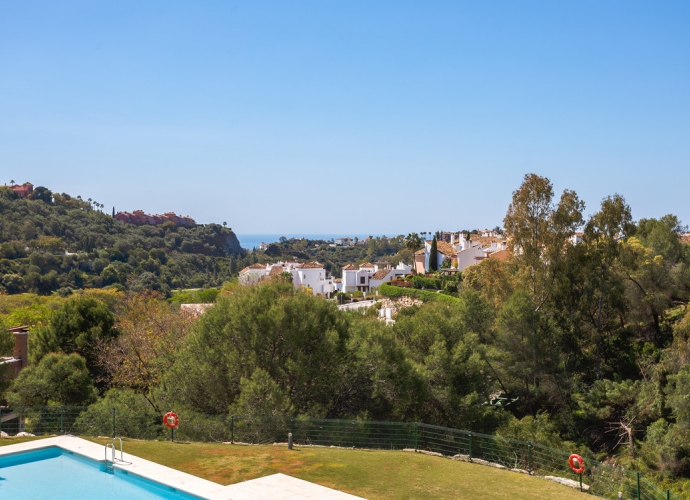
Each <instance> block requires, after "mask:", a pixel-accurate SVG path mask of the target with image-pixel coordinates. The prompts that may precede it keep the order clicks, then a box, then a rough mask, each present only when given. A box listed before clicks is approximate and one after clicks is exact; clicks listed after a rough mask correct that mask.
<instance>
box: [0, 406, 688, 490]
mask: <svg viewBox="0 0 690 500" xmlns="http://www.w3.org/2000/svg"><path fill="white" fill-rule="evenodd" d="M178 414H179V417H180V425H179V427H178V428H177V429H176V430H175V439H178V440H182V441H197V442H230V443H247V444H271V443H275V442H286V441H287V436H288V433H292V436H293V442H294V443H295V444H296V445H302V446H337V447H343V448H367V449H379V450H403V449H409V450H415V451H419V452H427V453H435V454H439V455H442V456H445V457H448V458H453V459H456V460H465V461H470V462H476V463H481V464H485V465H490V466H494V467H500V468H506V469H512V470H515V471H517V472H523V473H528V474H535V475H539V476H555V477H560V478H564V479H570V480H574V481H579V480H580V477H579V476H577V475H576V474H574V473H573V472H572V471H571V470H570V468H569V466H568V457H569V453H568V452H565V451H563V450H557V449H554V448H550V447H548V446H543V445H540V444H536V443H531V442H527V441H519V440H515V439H508V438H503V437H498V436H490V435H486V434H479V433H473V432H469V431H463V430H458V429H449V428H447V427H439V426H435V425H428V424H420V423H416V422H373V421H363V420H335V419H317V418H290V417H255V418H246V417H234V416H231V415H213V416H211V415H203V414H198V413H192V412H184V411H182V412H179V413H178ZM0 431H3V432H5V433H7V434H8V435H15V434H17V433H18V432H22V431H24V432H29V433H31V434H35V435H51V434H73V435H82V436H106V437H112V436H122V437H129V438H135V439H168V438H170V433H171V431H170V430H169V429H168V428H167V427H165V426H164V425H163V423H162V415H160V414H158V413H154V412H131V411H122V410H118V409H116V408H105V407H102V406H91V407H67V406H54V407H46V408H36V407H33V408H18V409H13V410H8V409H4V410H0ZM585 461H586V464H587V469H586V471H585V472H584V474H583V476H582V478H581V479H582V483H583V485H584V487H585V489H587V491H589V493H592V494H594V495H597V496H599V497H604V498H611V499H617V498H618V492H622V493H623V498H624V499H634V500H681V499H680V497H678V496H677V495H675V494H674V493H672V492H670V491H668V490H667V491H662V490H661V489H660V488H658V487H657V486H656V485H655V484H654V483H653V482H651V481H650V480H648V479H647V478H645V477H644V476H642V475H641V474H639V473H635V472H632V471H628V470H625V469H623V468H621V467H617V466H615V465H612V464H608V463H602V462H599V461H597V460H595V459H594V458H593V457H585Z"/></svg>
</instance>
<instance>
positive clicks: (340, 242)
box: [335, 236, 355, 247]
mask: <svg viewBox="0 0 690 500" xmlns="http://www.w3.org/2000/svg"><path fill="white" fill-rule="evenodd" d="M354 244H355V242H354V240H353V239H352V238H350V237H349V236H347V237H345V238H337V239H336V240H335V245H336V246H338V247H351V246H353V245H354Z"/></svg>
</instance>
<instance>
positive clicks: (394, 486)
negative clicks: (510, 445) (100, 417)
mask: <svg viewBox="0 0 690 500" xmlns="http://www.w3.org/2000/svg"><path fill="white" fill-rule="evenodd" d="M34 439H39V438H4V439H0V446H3V445H8V444H14V443H20V442H25V441H31V440H34ZM91 441H94V442H97V443H99V444H105V443H106V442H107V441H109V440H106V439H93V438H92V439H91ZM124 450H125V454H127V453H131V454H132V455H136V456H138V457H141V458H145V459H147V460H151V461H153V462H157V463H159V464H162V465H166V466H168V467H171V468H173V469H177V470H181V471H183V472H187V473H189V474H193V475H195V476H198V477H203V478H205V479H208V480H209V481H213V482H216V483H219V484H224V485H227V484H234V483H238V482H240V481H247V480H249V479H255V478H258V477H263V476H267V475H270V474H275V473H278V472H282V473H283V474H287V475H289V476H293V477H297V478H300V479H304V480H305V481H310V482H313V483H317V484H321V485H323V486H327V487H329V488H334V489H337V490H340V491H345V492H347V493H351V494H353V495H357V496H360V497H364V498H368V499H370V500H383V499H394V500H411V499H428V500H432V499H433V500H441V499H444V500H445V499H478V498H482V499H484V498H485V499H495V500H503V499H505V500H528V499H529V500H540V499H544V500H546V499H549V500H551V499H564V500H570V499H572V500H575V499H580V500H584V499H585V498H588V497H586V496H584V495H586V494H585V493H579V492H577V491H574V490H572V489H570V488H567V487H565V486H561V485H558V484H556V483H552V482H550V481H546V480H544V479H540V478H537V477H530V476H527V475H525V474H517V473H514V472H509V471H505V470H499V469H494V468H492V467H487V466H483V465H476V464H470V463H466V462H456V461H453V460H448V459H445V458H440V457H432V456H427V455H422V454H417V453H405V452H401V451H366V450H343V449H334V448H295V449H294V450H293V451H288V450H287V448H285V447H283V446H239V445H226V444H208V443H171V442H165V441H136V440H125V444H124ZM589 498H592V497H589Z"/></svg>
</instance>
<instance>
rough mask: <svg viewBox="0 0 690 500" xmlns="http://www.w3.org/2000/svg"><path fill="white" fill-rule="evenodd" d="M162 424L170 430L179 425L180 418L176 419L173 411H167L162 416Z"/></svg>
mask: <svg viewBox="0 0 690 500" xmlns="http://www.w3.org/2000/svg"><path fill="white" fill-rule="evenodd" d="M163 423H164V424H165V425H167V426H168V427H170V428H171V429H175V428H177V426H178V425H180V417H178V416H177V413H175V412H174V411H169V412H168V413H166V414H165V415H163Z"/></svg>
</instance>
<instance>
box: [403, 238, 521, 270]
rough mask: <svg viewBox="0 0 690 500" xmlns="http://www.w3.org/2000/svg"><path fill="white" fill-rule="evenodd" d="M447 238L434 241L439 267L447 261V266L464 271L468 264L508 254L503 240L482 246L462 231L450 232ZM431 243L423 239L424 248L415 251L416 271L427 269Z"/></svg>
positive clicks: (502, 257)
mask: <svg viewBox="0 0 690 500" xmlns="http://www.w3.org/2000/svg"><path fill="white" fill-rule="evenodd" d="M449 239H450V242H446V241H444V240H442V239H439V240H437V241H436V251H437V252H438V255H437V257H438V260H437V262H438V266H439V268H440V267H441V266H442V264H443V262H449V263H450V266H449V268H452V269H457V270H458V271H464V270H465V269H467V268H468V267H469V266H472V265H474V264H479V262H481V261H482V260H484V259H498V260H505V259H507V258H508V255H509V251H508V246H507V244H506V242H505V241H501V242H497V241H493V242H491V244H490V245H489V246H483V245H482V244H481V243H480V242H474V241H472V240H471V239H468V238H466V236H465V234H464V233H451V234H450V235H449ZM432 243H433V241H432V240H425V241H424V248H422V249H421V250H418V251H416V252H415V254H414V269H415V271H416V272H417V273H426V272H428V271H429V261H430V257H431V246H432Z"/></svg>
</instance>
